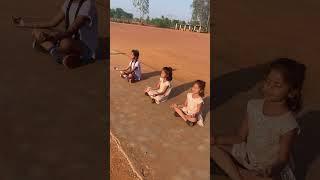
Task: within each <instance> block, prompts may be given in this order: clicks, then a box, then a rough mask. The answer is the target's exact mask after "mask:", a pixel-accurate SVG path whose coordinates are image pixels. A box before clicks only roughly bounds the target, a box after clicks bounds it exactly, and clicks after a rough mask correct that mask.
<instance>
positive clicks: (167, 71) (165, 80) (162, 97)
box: [144, 67, 172, 104]
mask: <svg viewBox="0 0 320 180" xmlns="http://www.w3.org/2000/svg"><path fill="white" fill-rule="evenodd" d="M171 81H172V68H171V67H164V68H162V71H161V74H160V80H159V82H158V83H157V85H156V87H155V88H151V87H147V88H146V89H145V91H144V92H145V95H146V96H149V97H150V98H151V99H152V101H151V102H152V103H157V104H160V103H161V102H164V101H166V100H167V99H168V97H169V95H170V92H171V89H172V85H171Z"/></svg>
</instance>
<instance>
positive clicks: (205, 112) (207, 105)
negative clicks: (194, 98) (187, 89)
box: [202, 96, 211, 119]
mask: <svg viewBox="0 0 320 180" xmlns="http://www.w3.org/2000/svg"><path fill="white" fill-rule="evenodd" d="M203 101H204V107H203V109H202V113H203V119H206V116H207V115H208V113H209V112H210V107H211V106H210V96H207V97H205V98H204V99H203Z"/></svg>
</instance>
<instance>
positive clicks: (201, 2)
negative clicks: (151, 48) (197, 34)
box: [110, 0, 210, 31]
mask: <svg viewBox="0 0 320 180" xmlns="http://www.w3.org/2000/svg"><path fill="white" fill-rule="evenodd" d="M132 3H133V6H134V7H135V8H137V10H138V11H139V12H140V17H139V18H134V17H133V14H131V13H127V12H125V11H124V10H123V9H121V8H116V9H111V11H110V16H111V18H115V19H125V20H127V21H139V22H140V23H146V24H150V25H154V26H157V27H163V28H172V27H174V26H175V24H176V23H177V24H191V25H200V26H204V27H207V28H208V29H207V30H208V31H209V28H210V0H193V2H192V4H191V8H192V17H191V21H190V22H185V21H180V20H176V19H170V18H168V17H164V16H161V18H152V19H150V18H149V16H147V18H145V16H146V15H148V14H149V0H132Z"/></svg>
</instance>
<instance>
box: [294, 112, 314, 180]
mask: <svg viewBox="0 0 320 180" xmlns="http://www.w3.org/2000/svg"><path fill="white" fill-rule="evenodd" d="M319 120H320V111H310V112H307V113H306V114H305V115H303V116H302V117H301V118H299V119H298V123H299V125H300V128H301V134H300V135H299V136H298V138H297V141H296V143H295V146H294V149H293V155H294V162H295V174H296V178H297V180H305V179H306V176H307V174H308V170H309V169H310V167H311V165H312V163H313V162H314V161H315V160H316V159H317V158H319V153H320V144H319V143H317V142H318V140H319V139H320V131H319V127H320V121H319ZM317 170H320V169H319V168H317ZM311 179H312V178H311Z"/></svg>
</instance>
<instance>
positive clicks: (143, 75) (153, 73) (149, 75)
mask: <svg viewBox="0 0 320 180" xmlns="http://www.w3.org/2000/svg"><path fill="white" fill-rule="evenodd" d="M160 73H161V71H152V72H147V73H143V74H142V77H143V78H142V80H146V79H149V78H152V77H154V76H160Z"/></svg>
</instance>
